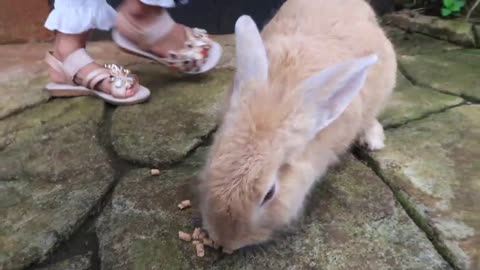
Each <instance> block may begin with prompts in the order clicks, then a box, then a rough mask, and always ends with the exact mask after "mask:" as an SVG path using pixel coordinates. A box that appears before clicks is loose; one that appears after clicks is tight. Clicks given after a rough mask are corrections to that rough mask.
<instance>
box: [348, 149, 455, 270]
mask: <svg viewBox="0 0 480 270" xmlns="http://www.w3.org/2000/svg"><path fill="white" fill-rule="evenodd" d="M352 153H353V155H354V156H355V158H356V159H357V160H359V161H360V162H362V163H364V164H366V166H368V167H369V168H370V169H371V170H372V171H373V172H374V173H375V174H376V175H377V176H378V177H379V178H380V179H381V180H382V181H383V183H385V185H387V187H388V188H389V189H390V190H391V191H392V193H393V195H394V197H395V199H396V201H397V202H398V203H399V204H400V205H401V207H402V208H403V210H404V211H405V212H406V213H407V215H408V216H409V217H410V219H411V220H412V221H413V222H414V223H415V225H416V226H417V227H418V228H419V229H420V230H421V231H423V233H425V235H426V236H427V238H428V239H429V240H430V242H431V243H432V245H433V247H434V248H435V250H436V251H437V253H438V254H439V255H440V256H441V257H442V258H443V259H444V260H445V261H446V262H447V263H448V264H449V266H450V267H452V268H453V269H455V270H462V268H461V267H460V266H459V265H460V264H459V262H458V261H457V260H456V259H455V256H454V255H453V253H452V251H450V249H449V248H448V247H447V246H446V244H445V243H444V242H443V241H442V240H440V239H439V238H438V233H437V232H436V230H435V229H434V228H433V227H432V225H431V224H430V222H429V221H428V220H427V219H426V218H425V217H423V216H422V215H421V213H420V212H419V211H418V210H417V209H416V208H415V206H414V205H412V204H411V203H410V202H409V199H408V195H407V194H405V193H404V192H403V191H402V190H400V189H399V188H398V187H396V186H395V185H394V183H393V182H392V181H390V180H389V179H388V178H387V177H386V176H385V175H384V174H383V172H382V169H381V168H380V165H379V164H378V162H376V161H375V160H374V159H373V157H371V156H370V155H369V154H368V153H366V152H365V151H364V150H363V149H360V148H359V147H354V148H353V150H352Z"/></svg>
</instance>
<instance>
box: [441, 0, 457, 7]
mask: <svg viewBox="0 0 480 270" xmlns="http://www.w3.org/2000/svg"><path fill="white" fill-rule="evenodd" d="M455 2H456V1H455V0H443V6H444V7H446V8H451V7H453V5H454V4H455Z"/></svg>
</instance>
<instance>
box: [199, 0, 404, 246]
mask: <svg viewBox="0 0 480 270" xmlns="http://www.w3.org/2000/svg"><path fill="white" fill-rule="evenodd" d="M235 42H236V71H235V76H234V80H233V83H232V85H233V86H232V87H231V89H230V90H229V93H228V95H227V103H228V104H226V106H225V112H224V115H223V118H222V120H221V123H220V126H219V128H218V130H217V132H216V134H215V137H214V140H213V143H212V146H211V148H210V150H209V153H208V157H207V160H206V162H205V164H204V166H203V167H202V169H201V172H200V174H199V182H198V185H197V187H198V194H199V204H200V205H199V208H200V213H201V216H202V222H203V227H204V229H205V230H207V231H208V234H209V237H210V238H211V239H212V240H213V241H214V242H215V243H216V245H218V246H221V247H223V251H224V252H226V253H231V252H233V251H235V250H238V249H240V248H243V247H246V246H251V245H256V244H261V243H264V242H267V241H269V240H271V238H272V236H273V234H274V233H276V232H278V231H282V229H284V228H286V227H288V226H289V225H291V224H292V222H293V221H295V220H296V219H297V218H298V217H299V216H300V215H301V213H302V210H303V206H304V204H305V200H306V197H307V195H308V193H309V191H310V190H311V189H312V186H313V185H314V184H315V183H316V182H317V180H318V179H321V176H322V175H324V174H325V172H326V170H327V169H328V168H329V167H330V166H331V165H333V164H335V163H336V162H337V161H338V160H339V156H341V155H342V154H344V153H346V152H347V151H348V150H349V147H350V146H351V145H352V144H354V143H355V142H356V141H357V140H358V141H359V142H361V143H363V144H365V145H366V146H367V147H368V148H369V149H370V150H378V149H381V148H383V147H384V134H383V127H382V126H381V124H380V123H379V122H378V121H377V116H378V115H379V113H380V112H381V110H382V109H383V107H384V106H385V103H386V102H387V101H388V99H389V97H390V95H391V93H392V91H393V89H394V87H395V81H396V69H397V62H396V58H395V52H394V48H393V45H392V44H391V42H390V41H389V40H388V39H387V37H386V35H385V33H384V32H383V30H382V29H381V28H380V26H379V24H378V23H377V21H376V17H375V13H374V12H373V10H372V9H371V7H370V6H369V5H368V4H367V3H366V2H364V0H343V1H331V0H316V1H312V0H288V1H286V2H285V3H284V5H283V6H282V7H281V8H280V10H279V11H278V12H277V14H276V15H275V16H274V17H273V18H272V20H271V21H270V22H269V23H268V24H267V25H266V26H265V28H264V29H263V31H262V33H261V34H260V33H259V30H258V28H257V26H256V24H255V22H254V21H253V20H252V19H251V18H250V17H249V16H247V15H242V16H241V17H240V18H239V19H238V20H237V22H236V24H235Z"/></svg>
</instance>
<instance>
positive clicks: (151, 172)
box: [150, 169, 160, 175]
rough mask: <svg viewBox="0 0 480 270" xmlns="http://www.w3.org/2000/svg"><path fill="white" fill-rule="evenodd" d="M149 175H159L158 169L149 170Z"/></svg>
mask: <svg viewBox="0 0 480 270" xmlns="http://www.w3.org/2000/svg"><path fill="white" fill-rule="evenodd" d="M150 174H151V175H160V170H159V169H151V170H150Z"/></svg>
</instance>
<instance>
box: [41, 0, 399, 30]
mask: <svg viewBox="0 0 480 270" xmlns="http://www.w3.org/2000/svg"><path fill="white" fill-rule="evenodd" d="M48 1H49V3H50V5H52V4H53V2H54V0H48ZM78 1H81V0H78ZM121 1H122V0H107V2H108V3H109V4H110V5H112V6H113V7H117V6H118V5H119V4H120V2H121ZM311 1H315V0H311ZM331 1H340V0H331ZM367 1H368V2H370V3H371V4H372V6H373V8H374V9H375V10H376V12H377V13H378V14H380V15H381V14H384V13H387V12H391V11H393V9H394V0H367ZM284 2H285V0H190V1H189V3H188V4H186V5H184V6H179V7H177V8H174V9H171V10H170V14H171V15H172V17H173V18H174V19H175V20H176V21H177V22H179V23H182V24H185V25H188V26H190V27H199V28H203V29H206V30H207V31H208V32H209V33H211V34H230V33H233V29H234V25H235V22H236V20H237V19H238V17H240V16H241V15H244V14H247V15H250V16H252V18H253V19H254V20H255V22H256V23H257V25H258V27H259V28H260V29H262V28H263V26H264V25H265V24H266V23H268V21H269V20H270V19H271V18H272V17H273V16H274V14H275V12H276V10H277V9H278V8H279V7H280V6H281V5H282V4H283V3H284ZM345 8H348V6H345ZM96 36H97V38H99V37H100V38H101V36H106V35H104V34H101V33H100V34H99V33H96Z"/></svg>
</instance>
